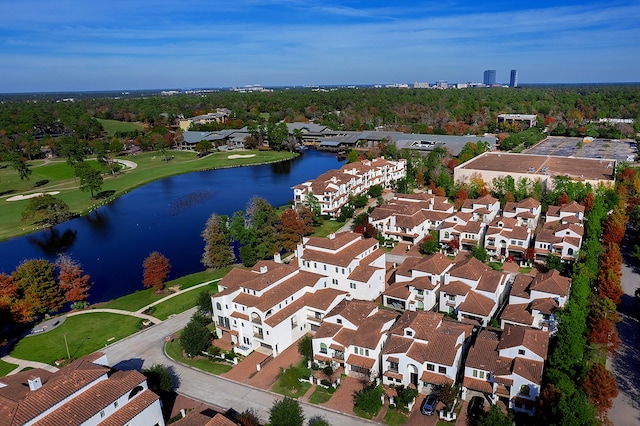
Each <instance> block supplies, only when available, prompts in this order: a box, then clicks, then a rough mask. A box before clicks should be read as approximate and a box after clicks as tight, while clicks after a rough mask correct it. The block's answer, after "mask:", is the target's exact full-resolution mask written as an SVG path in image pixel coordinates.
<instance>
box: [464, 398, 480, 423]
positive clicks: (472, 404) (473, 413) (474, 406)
mask: <svg viewBox="0 0 640 426" xmlns="http://www.w3.org/2000/svg"><path fill="white" fill-rule="evenodd" d="M483 413H484V397H482V396H474V397H473V398H471V401H469V406H468V407H467V415H468V417H469V421H470V422H472V424H475V422H476V421H478V419H479V418H480V416H482V414H483Z"/></svg>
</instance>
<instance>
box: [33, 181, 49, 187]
mask: <svg viewBox="0 0 640 426" xmlns="http://www.w3.org/2000/svg"><path fill="white" fill-rule="evenodd" d="M48 183H49V179H42V180H39V181H37V182H36V183H34V184H33V187H34V188H38V187H40V186H44V185H46V184H48Z"/></svg>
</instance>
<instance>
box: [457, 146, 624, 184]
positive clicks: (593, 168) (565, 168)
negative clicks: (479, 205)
mask: <svg viewBox="0 0 640 426" xmlns="http://www.w3.org/2000/svg"><path fill="white" fill-rule="evenodd" d="M615 170H616V160H612V159H602V158H600V159H598V158H576V157H557V156H552V155H532V154H512V153H505V152H495V151H494V152H485V153H483V154H481V155H479V156H477V157H475V158H472V159H471V160H469V161H467V162H466V163H463V164H460V165H459V166H458V167H456V168H455V169H454V171H453V178H454V179H455V181H456V182H468V181H469V180H470V179H471V176H473V175H475V174H479V175H480V176H481V177H482V180H484V181H485V182H486V183H487V184H488V185H489V186H491V185H492V182H493V179H495V178H504V177H506V176H511V177H513V179H514V180H516V181H517V180H519V179H520V178H527V179H529V180H531V181H536V180H540V181H542V182H543V183H544V184H545V185H546V187H547V188H551V186H552V185H553V178H554V177H556V176H568V177H570V178H571V179H573V180H575V181H581V182H583V183H585V184H586V183H590V184H591V185H592V186H593V187H596V186H598V185H600V184H604V185H607V186H613V184H614V181H615Z"/></svg>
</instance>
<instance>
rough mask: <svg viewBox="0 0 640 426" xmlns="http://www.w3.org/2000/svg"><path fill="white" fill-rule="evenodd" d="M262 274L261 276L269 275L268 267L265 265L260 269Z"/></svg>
mask: <svg viewBox="0 0 640 426" xmlns="http://www.w3.org/2000/svg"><path fill="white" fill-rule="evenodd" d="M260 273H261V274H266V273H267V265H264V266H261V267H260Z"/></svg>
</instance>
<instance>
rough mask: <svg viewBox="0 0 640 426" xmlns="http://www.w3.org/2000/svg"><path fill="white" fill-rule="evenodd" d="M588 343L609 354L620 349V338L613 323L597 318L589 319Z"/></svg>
mask: <svg viewBox="0 0 640 426" xmlns="http://www.w3.org/2000/svg"><path fill="white" fill-rule="evenodd" d="M589 322H590V331H589V343H591V344H592V345H595V346H598V347H602V348H604V349H606V351H607V352H608V353H610V354H613V353H615V352H616V351H617V350H618V349H619V348H620V337H619V336H618V331H617V330H616V327H615V324H614V323H613V321H611V320H608V319H606V318H601V317H598V318H597V319H594V320H591V319H590V321H589Z"/></svg>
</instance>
